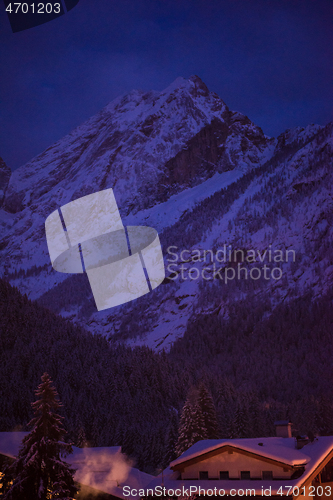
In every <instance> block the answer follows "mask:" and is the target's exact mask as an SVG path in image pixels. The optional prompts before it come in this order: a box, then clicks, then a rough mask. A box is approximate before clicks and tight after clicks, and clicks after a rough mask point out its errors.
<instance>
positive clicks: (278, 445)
mask: <svg viewBox="0 0 333 500" xmlns="http://www.w3.org/2000/svg"><path fill="white" fill-rule="evenodd" d="M259 443H261V444H259ZM225 446H232V447H233V448H238V449H241V450H244V451H248V452H250V453H255V454H256V455H260V456H262V457H265V458H270V459H271V460H276V461H278V462H282V463H284V464H287V465H291V466H295V465H304V464H306V463H307V462H308V461H309V460H310V458H309V457H308V456H307V453H306V452H303V450H304V448H303V450H302V451H300V450H296V448H295V439H294V438H282V437H270V438H251V439H206V440H203V441H198V442H197V443H195V444H194V445H193V446H191V448H189V449H188V450H187V451H185V453H183V454H182V455H181V456H180V457H179V458H177V459H176V460H174V461H173V462H171V464H170V466H171V467H174V466H176V465H179V464H181V463H183V462H186V461H188V460H191V459H192V458H196V457H199V456H200V455H203V454H205V453H208V452H210V451H213V450H216V449H218V448H221V449H222V448H223V447H225ZM306 451H307V450H306Z"/></svg>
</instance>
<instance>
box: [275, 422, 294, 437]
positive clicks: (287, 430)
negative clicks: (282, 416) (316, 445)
mask: <svg viewBox="0 0 333 500" xmlns="http://www.w3.org/2000/svg"><path fill="white" fill-rule="evenodd" d="M274 425H275V431H276V436H277V437H281V438H291V426H292V423H291V422H289V420H277V421H276V422H274Z"/></svg>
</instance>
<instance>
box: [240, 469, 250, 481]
mask: <svg viewBox="0 0 333 500" xmlns="http://www.w3.org/2000/svg"><path fill="white" fill-rule="evenodd" d="M241 479H251V474H250V471H249V470H241Z"/></svg>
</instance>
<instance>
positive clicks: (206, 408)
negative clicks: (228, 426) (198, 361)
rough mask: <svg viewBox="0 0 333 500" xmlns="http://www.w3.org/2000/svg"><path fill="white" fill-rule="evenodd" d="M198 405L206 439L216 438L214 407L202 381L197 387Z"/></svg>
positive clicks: (216, 428)
mask: <svg viewBox="0 0 333 500" xmlns="http://www.w3.org/2000/svg"><path fill="white" fill-rule="evenodd" d="M198 405H199V408H200V410H201V412H202V415H203V419H204V427H205V429H206V434H207V439H217V438H218V434H219V432H218V423H217V415H216V409H215V405H214V402H213V398H212V396H211V394H210V393H209V392H208V390H207V389H206V387H205V385H204V384H203V383H201V384H200V385H199V389H198Z"/></svg>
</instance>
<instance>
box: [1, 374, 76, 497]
mask: <svg viewBox="0 0 333 500" xmlns="http://www.w3.org/2000/svg"><path fill="white" fill-rule="evenodd" d="M36 396H37V400H36V401H35V402H34V403H32V407H33V410H34V418H33V419H32V420H31V422H30V423H29V427H32V430H31V432H30V433H29V434H28V435H27V436H25V438H24V439H23V441H22V446H21V448H20V451H19V454H18V457H17V458H16V460H15V461H14V462H13V463H12V464H11V465H10V466H9V467H7V468H6V470H5V477H4V479H5V480H4V481H3V490H4V491H2V498H3V500H23V499H24V500H53V499H57V500H72V499H73V498H74V495H75V494H76V492H77V487H76V486H75V484H74V479H73V474H74V472H75V471H74V470H73V469H71V468H70V467H69V465H68V464H67V463H66V462H65V461H64V460H63V459H62V457H64V456H66V455H68V454H69V453H72V451H73V450H72V446H71V445H70V444H67V443H65V442H63V437H64V435H65V433H66V432H65V430H64V428H63V426H62V417H61V416H60V415H58V413H57V410H58V409H59V408H60V407H61V403H60V402H59V400H58V397H57V396H58V394H57V391H56V390H55V388H54V387H53V386H52V382H51V380H50V377H49V375H48V374H47V373H44V375H43V376H42V383H41V384H40V386H39V387H38V389H37V390H36Z"/></svg>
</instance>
